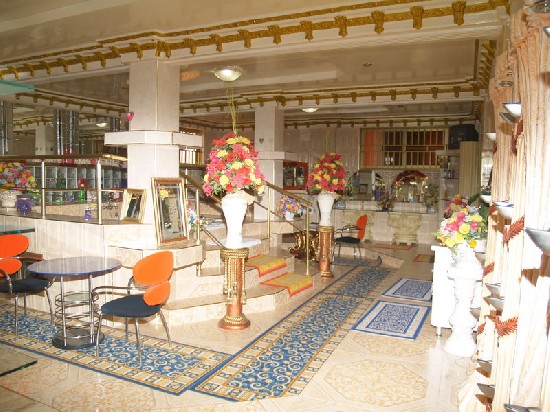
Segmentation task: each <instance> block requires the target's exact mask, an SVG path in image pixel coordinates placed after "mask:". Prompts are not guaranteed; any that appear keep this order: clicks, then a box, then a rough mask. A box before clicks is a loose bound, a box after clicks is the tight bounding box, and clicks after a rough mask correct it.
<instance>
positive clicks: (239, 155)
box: [203, 132, 265, 249]
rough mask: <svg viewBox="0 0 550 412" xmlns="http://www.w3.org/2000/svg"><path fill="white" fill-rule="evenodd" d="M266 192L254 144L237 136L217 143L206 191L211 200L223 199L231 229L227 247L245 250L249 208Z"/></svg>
mask: <svg viewBox="0 0 550 412" xmlns="http://www.w3.org/2000/svg"><path fill="white" fill-rule="evenodd" d="M264 189H265V177H264V175H263V173H262V172H261V170H260V164H259V157H258V152H257V151H256V149H254V144H253V143H252V141H250V140H249V139H248V138H246V137H243V136H237V135H236V134H235V133H234V132H230V133H228V134H226V135H225V136H223V137H222V138H221V139H216V140H214V142H213V146H212V150H211V151H210V155H209V156H208V163H207V165H206V174H205V175H204V183H203V190H204V192H205V193H206V195H207V196H212V195H213V194H215V195H220V196H221V195H223V198H222V210H223V213H224V216H225V217H226V219H225V223H226V226H227V238H226V241H225V247H227V248H231V249H232V248H240V247H242V223H243V220H244V216H245V214H246V209H247V205H248V203H251V202H252V200H251V199H252V195H253V194H255V193H258V194H262V193H263V192H264ZM247 194H248V196H247ZM229 217H230V218H229Z"/></svg>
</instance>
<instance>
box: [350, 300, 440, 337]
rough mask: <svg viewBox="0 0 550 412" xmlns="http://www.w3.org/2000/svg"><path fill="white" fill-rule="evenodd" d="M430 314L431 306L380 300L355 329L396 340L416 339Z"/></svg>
mask: <svg viewBox="0 0 550 412" xmlns="http://www.w3.org/2000/svg"><path fill="white" fill-rule="evenodd" d="M429 312H430V307H429V306H422V305H414V304H411V303H395V302H386V301H383V300H379V301H378V302H376V304H375V305H374V306H373V307H372V308H371V309H370V310H369V311H368V312H367V314H366V315H365V316H363V317H362V318H361V320H359V322H357V324H356V325H355V326H353V329H354V330H357V331H360V332H369V333H374V334H377V335H387V336H393V337H395V338H404V339H416V337H417V336H418V333H419V332H420V329H421V328H422V325H423V324H424V321H425V320H426V317H427V316H428V313H429Z"/></svg>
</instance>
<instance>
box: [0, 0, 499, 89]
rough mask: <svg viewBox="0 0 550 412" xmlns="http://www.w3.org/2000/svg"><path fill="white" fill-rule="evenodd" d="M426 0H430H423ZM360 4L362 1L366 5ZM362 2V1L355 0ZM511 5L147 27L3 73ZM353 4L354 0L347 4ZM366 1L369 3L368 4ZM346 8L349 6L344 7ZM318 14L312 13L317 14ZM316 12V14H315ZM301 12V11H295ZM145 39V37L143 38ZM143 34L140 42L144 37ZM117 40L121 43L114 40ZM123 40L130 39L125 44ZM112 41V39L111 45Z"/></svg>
mask: <svg viewBox="0 0 550 412" xmlns="http://www.w3.org/2000/svg"><path fill="white" fill-rule="evenodd" d="M407 3H409V1H408V0H393V1H390V0H388V1H381V2H373V3H361V4H362V5H368V7H371V8H374V7H384V6H387V5H398V4H407ZM422 3H423V4H425V2H422ZM361 4H360V5H361ZM355 6H357V5H355ZM502 6H504V7H506V9H507V11H508V10H509V1H508V0H488V1H487V2H485V3H476V4H470V5H468V4H466V2H464V1H454V2H452V3H451V5H450V6H449V7H440V8H433V9H427V8H424V7H422V9H419V6H414V7H412V8H411V9H410V10H409V11H400V12H395V13H384V12H382V11H380V10H374V11H373V12H372V13H371V15H370V16H362V17H350V18H348V17H345V16H335V17H334V18H333V19H332V20H326V21H321V22H312V21H309V20H302V21H300V22H299V24H297V25H288V26H279V25H269V26H267V28H265V29H258V30H246V29H242V28H241V29H239V30H238V31H237V32H236V33H232V34H223V35H221V34H218V33H215V32H213V31H214V30H215V29H216V26H214V27H207V28H203V29H196V30H198V32H201V33H202V32H210V33H211V34H210V35H209V36H208V37H203V38H193V37H184V38H182V39H181V40H179V41H176V42H165V41H162V40H151V39H146V40H145V39H143V38H144V37H151V36H152V35H154V36H157V37H158V36H160V37H166V35H162V33H156V32H145V33H140V34H135V35H131V36H124V37H120V38H116V39H112V40H103V41H101V42H100V43H99V46H90V47H89V48H79V49H70V50H64V51H59V52H52V53H48V54H44V55H37V56H28V57H25V58H21V59H15V60H11V61H6V62H2V65H3V66H7V68H6V69H3V70H0V79H4V77H5V76H7V75H13V76H14V77H15V79H16V80H19V78H20V75H21V73H24V72H26V73H29V75H30V76H31V77H34V76H35V75H36V71H39V70H42V71H45V72H46V73H47V74H48V75H51V72H52V69H54V68H62V69H63V71H64V72H65V73H68V72H69V70H70V69H69V68H70V67H71V66H74V65H79V66H80V67H81V69H82V70H83V71H86V70H88V65H89V64H90V63H95V62H99V63H100V64H101V66H102V67H105V66H106V64H107V60H111V59H117V58H120V56H122V55H123V54H133V53H135V55H136V56H137V58H139V59H141V58H142V57H143V55H144V52H146V51H152V50H154V51H155V56H157V57H161V55H162V54H164V56H165V57H166V58H170V57H171V56H172V52H173V51H174V50H182V49H188V50H189V52H190V54H191V55H195V54H196V53H197V50H198V48H202V47H212V46H215V47H216V50H217V51H218V52H223V45H224V44H229V43H235V42H242V44H243V47H245V48H251V47H252V41H253V40H257V39H263V38H272V39H273V43H274V44H275V45H277V44H280V43H281V42H282V38H283V36H288V35H293V34H297V33H304V40H307V41H310V40H312V39H313V33H314V32H315V31H319V30H334V29H338V35H339V36H340V37H346V36H347V35H348V29H349V28H352V27H360V26H370V25H372V26H374V31H375V32H376V33H379V34H380V33H381V32H382V31H383V30H384V24H385V23H389V22H399V21H407V20H411V21H412V26H413V27H414V28H416V29H420V28H422V20H423V19H428V18H441V17H447V16H453V19H454V23H455V24H456V25H458V26H460V25H462V24H463V23H464V15H466V14H475V13H482V12H486V11H491V10H495V9H496V8H497V7H502ZM346 7H348V8H350V10H353V7H354V5H350V6H346ZM365 7H366V6H365ZM336 9H338V8H334V9H326V10H324V11H318V10H317V11H312V12H306V13H302V14H304V17H308V16H307V13H314V14H315V13H320V14H324V13H334V11H331V10H336ZM343 11H347V10H343ZM312 15H313V14H312ZM315 15H316V14H315ZM289 16H293V15H285V16H279V17H277V16H275V17H269V18H266V19H267V20H266V21H268V22H274V21H279V20H278V19H279V18H281V19H283V17H284V19H283V20H288V19H289V18H293V17H289ZM300 16H301V14H300ZM294 18H300V17H294ZM255 21H256V20H250V21H243V22H242V24H245V23H246V24H250V23H249V22H253V23H252V24H259V23H257V22H256V23H254V22H255ZM232 24H235V25H236V26H235V28H236V27H246V26H244V25H243V26H239V22H236V23H232ZM169 35H170V37H182V36H186V35H187V34H185V32H172V33H169ZM141 39H143V40H141ZM140 40H141V42H140ZM113 43H118V44H119V45H114V44H113ZM120 43H128V44H127V45H124V46H121V45H120ZM109 44H111V45H109ZM31 62H32V63H31Z"/></svg>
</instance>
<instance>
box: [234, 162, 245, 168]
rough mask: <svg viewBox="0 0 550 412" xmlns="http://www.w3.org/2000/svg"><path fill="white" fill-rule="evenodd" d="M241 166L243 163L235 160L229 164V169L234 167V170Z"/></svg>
mask: <svg viewBox="0 0 550 412" xmlns="http://www.w3.org/2000/svg"><path fill="white" fill-rule="evenodd" d="M241 167H243V164H242V163H241V162H235V163H233V164H232V165H231V169H235V170H238V169H240V168H241Z"/></svg>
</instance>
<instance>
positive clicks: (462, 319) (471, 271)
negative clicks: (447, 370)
mask: <svg viewBox="0 0 550 412" xmlns="http://www.w3.org/2000/svg"><path fill="white" fill-rule="evenodd" d="M453 260H454V263H452V264H451V267H450V269H449V271H448V277H449V278H450V279H453V280H454V287H455V299H456V305H455V309H454V312H453V313H452V315H451V317H450V318H449V323H450V324H451V327H452V333H451V336H449V339H447V342H446V343H445V351H446V352H448V353H451V354H453V355H456V356H463V357H470V356H472V355H473V354H474V353H475V351H476V342H475V340H474V336H473V331H474V328H475V326H476V323H477V321H476V319H475V318H474V317H473V315H472V313H471V311H470V308H471V304H472V300H473V299H474V294H475V291H476V283H477V282H479V281H480V280H481V279H482V278H483V266H482V265H481V262H480V261H479V260H478V259H477V257H476V255H475V251H474V249H472V248H471V247H469V246H468V245H466V244H461V245H459V246H458V247H457V250H456V253H453Z"/></svg>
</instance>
